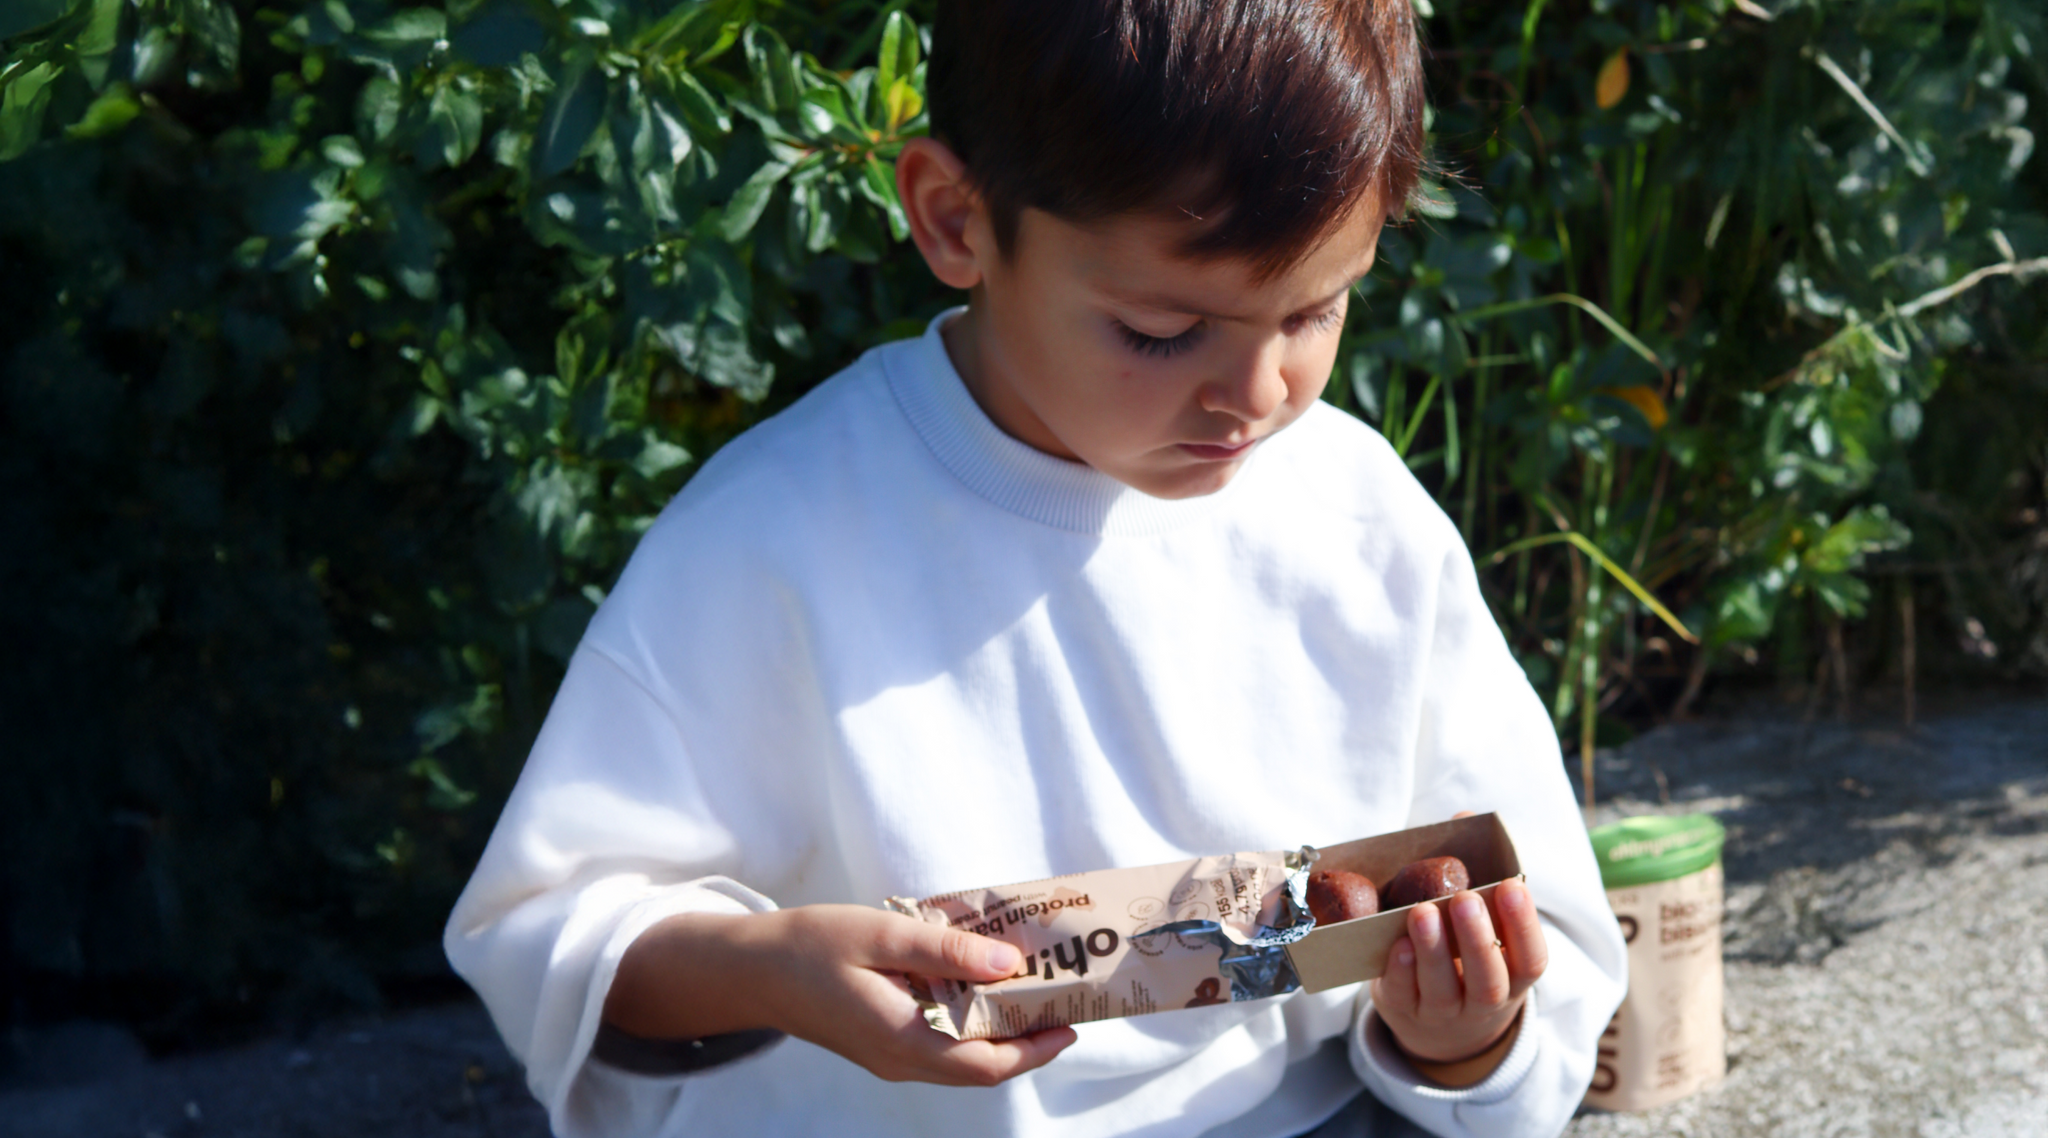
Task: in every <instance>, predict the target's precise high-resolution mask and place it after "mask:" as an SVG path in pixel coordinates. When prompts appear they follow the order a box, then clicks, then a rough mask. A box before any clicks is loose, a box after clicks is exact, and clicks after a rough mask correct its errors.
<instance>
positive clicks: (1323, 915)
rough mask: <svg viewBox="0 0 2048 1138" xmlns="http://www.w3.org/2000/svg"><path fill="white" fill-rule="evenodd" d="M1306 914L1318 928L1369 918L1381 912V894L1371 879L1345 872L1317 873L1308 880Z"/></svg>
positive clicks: (1331, 870)
mask: <svg viewBox="0 0 2048 1138" xmlns="http://www.w3.org/2000/svg"><path fill="white" fill-rule="evenodd" d="M1308 911H1309V912H1311V913H1314V914H1315V918H1316V923H1317V924H1319V925H1334V924H1339V923H1341V922H1344V921H1355V920H1357V919H1358V918H1360V917H1370V916H1372V915H1373V914H1374V913H1377V912H1379V911H1380V891H1379V890H1377V889H1375V888H1373V884H1372V878H1370V877H1367V876H1365V875H1364V874H1362V873H1352V872H1351V871H1350V870H1347V869H1328V870H1317V871H1316V872H1314V873H1311V874H1309V877H1308Z"/></svg>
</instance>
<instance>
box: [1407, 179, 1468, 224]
mask: <svg viewBox="0 0 2048 1138" xmlns="http://www.w3.org/2000/svg"><path fill="white" fill-rule="evenodd" d="M1408 204H1409V205H1411V206H1413V207H1414V208H1415V211H1416V212H1417V213H1420V214H1422V215H1423V216H1424V217H1433V218H1436V219H1437V220H1438V221H1449V220H1451V219H1452V218H1454V217H1456V216H1458V203H1457V201H1456V199H1454V198H1452V197H1451V195H1450V193H1449V192H1447V191H1446V190H1445V189H1444V188H1443V187H1442V186H1439V185H1437V184H1436V183H1435V182H1434V181H1432V180H1430V179H1428V178H1422V179H1420V180H1418V181H1417V182H1416V183H1415V193H1414V194H1413V195H1412V196H1410V197H1409V199H1408Z"/></svg>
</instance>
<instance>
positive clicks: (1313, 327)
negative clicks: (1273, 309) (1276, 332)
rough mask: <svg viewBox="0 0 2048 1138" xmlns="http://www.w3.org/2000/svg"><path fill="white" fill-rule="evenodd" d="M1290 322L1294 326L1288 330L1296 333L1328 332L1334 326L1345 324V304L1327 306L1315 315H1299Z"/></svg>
mask: <svg viewBox="0 0 2048 1138" xmlns="http://www.w3.org/2000/svg"><path fill="white" fill-rule="evenodd" d="M1289 323H1291V324H1292V325H1293V327H1291V328H1289V329H1288V331H1289V332H1291V333H1294V334H1296V335H1299V334H1300V333H1303V332H1308V333H1310V334H1316V333H1321V332H1328V331H1330V330H1331V329H1333V328H1337V327H1340V326H1342V325H1343V323H1344V306H1343V305H1341V304H1340V305H1337V306H1335V307H1332V308H1326V309H1324V310H1323V311H1321V312H1318V313H1316V314H1315V315H1313V316H1297V317H1295V318H1294V319H1293V320H1292V321H1290V322H1289Z"/></svg>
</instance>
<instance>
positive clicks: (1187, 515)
mask: <svg viewBox="0 0 2048 1138" xmlns="http://www.w3.org/2000/svg"><path fill="white" fill-rule="evenodd" d="M965 311H967V310H966V309H965V308H949V309H947V310H946V311H944V312H941V313H940V314H939V315H938V316H937V317H935V318H934V319H933V320H932V322H931V324H930V325H928V326H927V327H926V328H925V331H924V336H923V337H921V338H920V339H917V340H911V341H901V342H898V343H895V344H891V345H889V347H888V348H887V349H885V350H884V351H883V352H882V353H881V355H882V369H883V372H884V373H885V374H886V375H887V376H888V378H889V388H890V390H891V391H893V392H894V393H895V395H896V403H897V405H898V406H899V407H901V408H902V409H903V416H904V418H906V419H908V420H910V425H911V427H912V428H913V429H915V430H916V431H917V434H918V437H919V438H921V439H923V440H924V443H925V445H926V446H927V447H930V448H931V452H932V454H933V456H934V457H936V458H937V459H938V460H939V462H940V463H941V464H942V465H943V466H945V468H946V469H947V470H950V471H952V472H953V476H954V477H955V478H958V479H959V480H960V481H961V482H962V483H964V484H965V485H966V486H967V488H968V489H970V490H972V491H974V493H976V494H978V495H980V496H981V497H983V498H985V499H987V500H988V501H989V502H991V503H993V504H995V505H997V506H1000V507H1002V508H1003V509H1005V510H1008V511H1009V512H1011V513H1013V514H1017V515H1019V516H1021V517H1025V518H1029V519H1031V520H1032V521H1035V522H1039V523H1042V524H1044V525H1049V526H1054V527H1057V528H1059V529H1064V530H1072V531H1074V532H1076V533H1090V534H1101V535H1105V536H1108V535H1124V536H1134V535H1142V534H1153V533H1163V532H1165V531H1167V530H1170V529H1176V528H1178V527H1180V526H1184V525H1187V524H1189V523H1191V522H1195V521H1199V520H1201V519H1203V518H1206V517H1210V516H1212V515H1213V514H1214V513H1215V512H1216V510H1217V509H1218V508H1219V506H1221V505H1222V503H1223V501H1224V500H1226V499H1228V498H1230V497H1233V496H1234V494H1233V491H1235V490H1236V489H1237V488H1238V486H1239V485H1240V484H1242V483H1243V482H1244V480H1245V479H1246V477H1247V476H1249V475H1250V474H1251V473H1252V470H1251V468H1252V467H1253V466H1254V465H1255V464H1256V463H1257V460H1258V452H1257V451H1254V452H1253V453H1252V455H1251V457H1250V458H1249V459H1247V460H1246V464H1245V469H1242V470H1240V471H1238V473H1237V477H1235V478H1233V479H1231V481H1230V483H1229V484H1228V485H1226V486H1225V487H1224V488H1223V489H1221V490H1219V491H1217V492H1216V493H1214V494H1209V495H1205V496H1203V497H1199V498H1181V499H1173V500H1169V499H1165V498H1154V497H1153V496H1151V495H1150V494H1147V493H1144V492H1143V491H1140V490H1133V489H1132V488H1130V487H1129V486H1126V485H1124V484H1123V483H1121V482H1118V481H1117V480H1116V479H1114V478H1111V477H1110V476H1109V475H1107V474H1104V473H1102V472H1101V471H1099V470H1096V469H1095V468H1094V467H1092V466H1089V465H1087V464H1086V463H1080V462H1069V461H1068V460H1066V459H1063V458H1054V457H1053V456H1052V455H1049V454H1046V453H1045V452H1043V451H1040V450H1037V449H1035V448H1033V447H1031V446H1029V445H1027V444H1025V443H1022V442H1019V441H1018V440H1016V439H1014V438H1011V437H1010V436H1009V435H1008V434H1005V433H1004V432H1003V429H1002V428H1001V427H998V426H996V425H995V422H994V421H993V420H991V419H990V418H989V417H988V414H987V413H986V412H984V411H983V410H982V409H981V405H980V404H978V403H976V402H975V401H974V396H973V395H972V394H971V393H970V392H969V391H968V390H967V384H966V383H965V382H963V381H962V380H961V378H960V373H959V372H958V371H957V370H955V369H954V367H953V361H952V358H951V357H949V356H948V355H947V354H946V344H945V341H944V340H942V339H940V337H939V329H940V328H941V327H943V326H944V325H945V323H946V322H947V321H948V320H951V319H952V318H953V317H955V316H958V315H959V314H960V313H962V312H965ZM1266 445H1270V444H1266ZM1261 449H1263V447H1261Z"/></svg>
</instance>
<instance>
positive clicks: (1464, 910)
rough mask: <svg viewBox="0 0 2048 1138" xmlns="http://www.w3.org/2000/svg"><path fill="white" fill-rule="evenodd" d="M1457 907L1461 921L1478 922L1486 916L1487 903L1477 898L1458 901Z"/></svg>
mask: <svg viewBox="0 0 2048 1138" xmlns="http://www.w3.org/2000/svg"><path fill="white" fill-rule="evenodd" d="M1457 905H1458V919H1459V920H1462V921H1468V922H1470V921H1477V920H1478V919H1479V918H1480V917H1483V916H1485V915H1486V902H1484V901H1481V900H1480V899H1479V898H1477V897H1461V898H1459V899H1458V902H1457Z"/></svg>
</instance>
